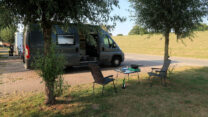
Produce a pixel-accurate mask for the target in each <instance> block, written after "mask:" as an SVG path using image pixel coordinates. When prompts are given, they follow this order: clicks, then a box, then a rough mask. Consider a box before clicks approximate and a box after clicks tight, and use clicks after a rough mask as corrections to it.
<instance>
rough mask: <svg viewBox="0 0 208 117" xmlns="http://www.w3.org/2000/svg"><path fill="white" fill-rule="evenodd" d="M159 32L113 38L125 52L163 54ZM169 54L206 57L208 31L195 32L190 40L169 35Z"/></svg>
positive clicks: (207, 57)
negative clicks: (181, 39)
mask: <svg viewBox="0 0 208 117" xmlns="http://www.w3.org/2000/svg"><path fill="white" fill-rule="evenodd" d="M162 38H163V36H162V35H161V34H155V35H132V36H115V37H113V39H114V40H115V41H116V43H117V44H118V45H119V46H120V48H121V49H122V50H123V51H124V52H126V53H137V54H152V55H163V53H164V43H165V42H164V38H163V39H162ZM170 56H179V57H191V58H201V59H208V31H205V32H195V35H194V37H193V39H192V40H190V39H189V38H186V39H183V41H180V40H178V41H177V39H176V36H175V35H174V34H171V35H170Z"/></svg>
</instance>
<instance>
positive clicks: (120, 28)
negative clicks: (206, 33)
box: [111, 0, 208, 35]
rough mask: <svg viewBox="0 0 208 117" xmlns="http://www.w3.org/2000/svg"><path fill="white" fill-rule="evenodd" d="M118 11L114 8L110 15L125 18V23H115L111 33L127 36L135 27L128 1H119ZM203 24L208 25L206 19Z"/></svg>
mask: <svg viewBox="0 0 208 117" xmlns="http://www.w3.org/2000/svg"><path fill="white" fill-rule="evenodd" d="M119 5H120V9H118V8H116V9H114V11H113V12H112V14H117V15H120V16H124V17H126V21H125V22H122V23H120V22H117V26H116V27H115V29H114V30H113V31H111V32H112V34H113V35H117V34H124V35H128V33H129V31H130V30H131V29H132V27H133V26H134V25H135V23H134V21H132V20H131V17H130V12H129V11H128V10H129V9H131V7H130V3H129V2H128V0H119ZM203 21H204V23H206V24H208V21H207V18H203Z"/></svg>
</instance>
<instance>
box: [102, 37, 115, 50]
mask: <svg viewBox="0 0 208 117" xmlns="http://www.w3.org/2000/svg"><path fill="white" fill-rule="evenodd" d="M104 46H105V47H108V48H114V42H113V40H112V39H111V38H109V37H108V36H105V37H104Z"/></svg>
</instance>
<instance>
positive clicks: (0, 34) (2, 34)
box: [0, 26, 17, 43]
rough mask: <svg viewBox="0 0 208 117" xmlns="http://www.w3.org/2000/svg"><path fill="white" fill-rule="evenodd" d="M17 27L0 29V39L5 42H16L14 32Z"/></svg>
mask: <svg viewBox="0 0 208 117" xmlns="http://www.w3.org/2000/svg"><path fill="white" fill-rule="evenodd" d="M16 30H17V28H16V27H14V26H13V27H7V28H4V29H1V30H0V39H2V40H3V41H4V42H9V43H14V33H15V32H16Z"/></svg>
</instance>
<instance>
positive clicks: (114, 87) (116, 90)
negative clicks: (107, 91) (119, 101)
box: [113, 81, 117, 93]
mask: <svg viewBox="0 0 208 117" xmlns="http://www.w3.org/2000/svg"><path fill="white" fill-rule="evenodd" d="M113 87H114V90H115V93H117V89H116V86H115V83H114V81H113Z"/></svg>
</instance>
